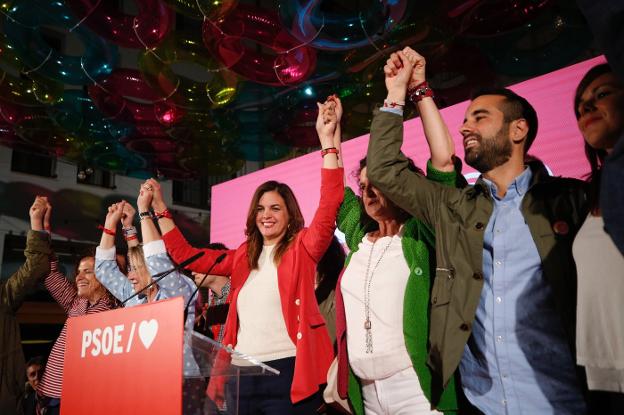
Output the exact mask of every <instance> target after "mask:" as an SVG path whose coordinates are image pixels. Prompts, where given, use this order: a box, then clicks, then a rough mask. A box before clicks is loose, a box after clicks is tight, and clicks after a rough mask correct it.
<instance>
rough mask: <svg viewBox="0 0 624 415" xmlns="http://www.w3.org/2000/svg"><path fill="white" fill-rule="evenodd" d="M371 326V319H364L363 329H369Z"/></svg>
mask: <svg viewBox="0 0 624 415" xmlns="http://www.w3.org/2000/svg"><path fill="white" fill-rule="evenodd" d="M371 327H372V324H371V321H370V320H366V321H365V322H364V329H365V330H370V329H371Z"/></svg>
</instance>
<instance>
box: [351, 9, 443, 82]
mask: <svg viewBox="0 0 624 415" xmlns="http://www.w3.org/2000/svg"><path fill="white" fill-rule="evenodd" d="M452 37H453V34H452V33H449V32H448V31H446V30H442V29H441V28H438V27H432V26H431V25H430V23H429V22H422V23H421V22H411V21H410V22H405V23H402V24H400V25H398V26H397V27H395V28H394V29H393V30H392V31H391V32H390V33H389V34H388V35H387V36H386V37H385V38H383V39H380V40H379V41H377V42H375V44H373V45H371V46H366V47H362V48H359V49H353V50H351V51H349V52H348V53H347V55H346V56H345V57H344V61H343V65H342V67H344V68H345V69H346V72H348V73H356V72H361V71H363V70H364V69H366V68H368V67H369V66H370V65H372V64H375V63H376V62H384V61H386V60H387V59H388V57H389V56H390V54H391V53H393V52H396V51H397V50H400V49H403V48H404V47H405V46H411V47H412V48H416V49H418V48H419V46H418V45H420V44H421V43H423V42H425V43H426V44H431V43H434V44H437V43H439V42H447V41H449V40H450V39H451V38H452Z"/></svg>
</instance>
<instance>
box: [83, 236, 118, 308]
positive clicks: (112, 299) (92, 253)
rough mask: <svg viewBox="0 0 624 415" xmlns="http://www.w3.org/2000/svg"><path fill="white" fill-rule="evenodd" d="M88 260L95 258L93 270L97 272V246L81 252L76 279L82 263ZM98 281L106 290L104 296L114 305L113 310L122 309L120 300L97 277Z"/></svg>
mask: <svg viewBox="0 0 624 415" xmlns="http://www.w3.org/2000/svg"><path fill="white" fill-rule="evenodd" d="M87 258H93V270H94V271H95V246H89V247H87V248H86V249H83V250H82V251H80V253H79V255H78V257H77V260H76V265H75V266H74V278H76V277H77V276H78V268H79V267H80V263H81V262H82V261H83V260H85V259H87ZM118 265H119V264H118ZM96 279H97V281H98V282H99V283H100V285H101V286H102V288H104V295H105V296H106V297H108V300H109V302H110V303H111V304H112V305H113V307H112V308H118V307H121V303H120V302H119V300H118V299H117V298H116V297H115V296H114V295H113V294H112V293H111V292H110V291H108V288H106V287H105V286H104V284H102V283H101V282H100V280H99V279H98V278H97V277H96Z"/></svg>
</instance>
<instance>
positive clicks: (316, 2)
mask: <svg viewBox="0 0 624 415" xmlns="http://www.w3.org/2000/svg"><path fill="white" fill-rule="evenodd" d="M411 3H414V2H413V1H412V2H411ZM418 3H419V4H422V6H425V5H426V4H427V3H429V2H423V1H420V2H418ZM409 4H410V1H408V0H382V1H379V0H368V1H358V2H351V1H336V2H331V3H330V2H323V1H322V0H281V1H280V2H279V14H280V19H281V22H282V24H283V25H284V27H286V28H287V30H288V31H289V33H290V34H291V35H293V36H294V37H295V38H297V39H298V40H299V41H300V42H302V43H306V44H309V45H311V46H313V47H315V48H318V49H323V50H334V51H336V50H339V51H346V50H353V49H357V48H361V47H363V46H369V45H372V44H374V42H375V41H377V40H379V39H381V38H383V37H384V36H386V35H387V34H388V33H389V32H390V31H391V30H392V29H393V28H394V27H395V26H396V25H398V24H399V23H400V22H401V21H402V20H403V19H404V18H405V17H406V16H407V14H408V5H409ZM420 13H423V10H422V9H419V14H420Z"/></svg>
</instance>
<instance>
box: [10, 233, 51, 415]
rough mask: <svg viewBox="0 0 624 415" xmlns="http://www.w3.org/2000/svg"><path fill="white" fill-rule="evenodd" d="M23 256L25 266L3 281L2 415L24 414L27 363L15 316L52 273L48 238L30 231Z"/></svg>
mask: <svg viewBox="0 0 624 415" xmlns="http://www.w3.org/2000/svg"><path fill="white" fill-rule="evenodd" d="M24 255H25V256H26V262H25V263H24V265H22V266H21V267H20V268H19V269H18V270H17V272H15V274H13V275H11V277H9V279H7V280H5V281H2V282H0V414H15V413H17V414H20V413H21V397H22V394H23V393H24V384H25V383H26V367H25V366H26V362H24V353H23V352H22V343H21V338H20V329H19V324H18V323H17V318H16V313H17V310H18V309H19V308H20V306H21V305H22V302H23V301H24V297H25V296H26V295H27V294H28V293H30V292H31V291H32V290H33V289H34V288H35V286H36V285H37V282H38V281H39V280H40V279H41V278H43V277H44V276H46V275H47V274H48V272H49V271H50V265H49V263H48V256H49V255H50V242H49V238H48V236H47V235H45V234H43V233H41V232H35V231H29V232H28V237H27V239H26V249H25V250H24Z"/></svg>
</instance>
